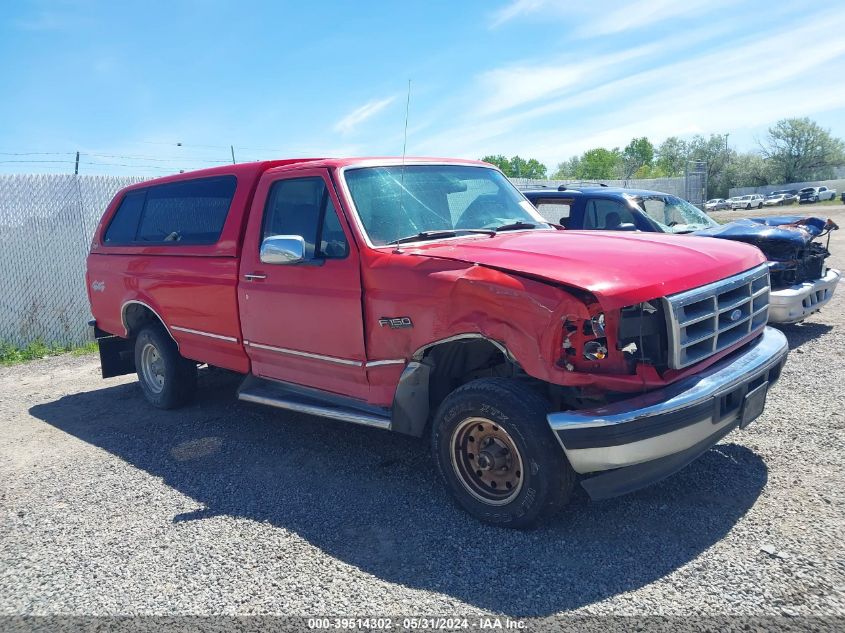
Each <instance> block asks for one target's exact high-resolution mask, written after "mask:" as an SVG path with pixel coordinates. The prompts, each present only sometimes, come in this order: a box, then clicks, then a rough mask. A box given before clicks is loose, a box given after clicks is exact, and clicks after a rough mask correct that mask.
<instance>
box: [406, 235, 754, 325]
mask: <svg viewBox="0 0 845 633" xmlns="http://www.w3.org/2000/svg"><path fill="white" fill-rule="evenodd" d="M401 251H402V252H403V253H407V254H413V255H421V256H426V257H437V258H442V259H451V260H456V261H462V262H468V263H474V264H479V265H482V266H488V267H491V268H496V269H499V270H507V271H512V272H515V273H521V274H524V275H528V276H531V277H535V278H540V279H544V280H548V281H552V282H555V283H559V284H561V285H564V286H571V287H576V288H579V289H582V290H586V291H588V292H590V293H592V294H593V295H594V296H595V297H596V298H597V299H598V300H599V301H600V303H601V304H602V306H603V307H604V308H605V309H612V308H618V307H622V306H627V305H633V304H635V303H639V302H641V301H648V300H650V299H655V298H658V297H662V296H665V295H670V294H674V293H676V292H681V291H683V290H688V289H690V288H695V287H697V286H702V285H704V284H708V283H711V282H714V281H718V280H719V279H724V278H725V277H730V276H731V275H736V274H738V273H741V272H744V271H746V270H748V269H750V268H753V267H754V266H757V265H759V264H762V263H763V262H765V261H766V259H765V257H764V256H763V255H762V253H760V251H759V250H757V249H756V248H751V247H749V246H747V245H744V244H736V243H733V242H730V241H726V240H710V239H701V238H697V237H691V236H673V235H665V234H661V233H627V232H626V233H617V232H613V231H543V230H534V231H520V232H516V233H502V234H499V235H496V236H494V237H488V236H473V237H467V238H461V239H453V240H444V241H440V242H430V243H425V244H418V245H416V246H413V247H401Z"/></svg>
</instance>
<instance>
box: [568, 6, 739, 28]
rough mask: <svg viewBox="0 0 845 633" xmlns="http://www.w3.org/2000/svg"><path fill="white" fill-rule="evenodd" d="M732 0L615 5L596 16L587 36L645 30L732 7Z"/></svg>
mask: <svg viewBox="0 0 845 633" xmlns="http://www.w3.org/2000/svg"><path fill="white" fill-rule="evenodd" d="M732 2H733V0H684V2H678V1H677V0H637V1H636V2H632V3H628V4H624V5H622V4H620V3H617V2H614V3H613V4H612V5H611V6H610V7H608V8H607V10H606V11H605V10H602V11H599V12H597V13H596V16H597V17H596V18H595V20H593V21H591V22H590V24H589V25H588V26H587V27H586V28H585V29H584V30H585V32H586V34H587V35H592V36H595V35H606V34H610V33H620V32H622V31H628V30H631V29H642V28H643V27H645V26H650V25H652V24H656V23H658V22H662V21H664V20H669V19H671V20H674V21H676V22H677V20H678V19H680V18H689V17H694V16H696V15H700V14H702V13H707V12H710V11H713V10H714V9H718V8H719V7H720V6H722V5H726V4H731V3H732Z"/></svg>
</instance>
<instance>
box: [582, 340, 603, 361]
mask: <svg viewBox="0 0 845 633" xmlns="http://www.w3.org/2000/svg"><path fill="white" fill-rule="evenodd" d="M584 358H586V359H587V360H604V359H605V358H607V346H606V345H605V344H604V343H602V342H599V341H587V342H586V343H584Z"/></svg>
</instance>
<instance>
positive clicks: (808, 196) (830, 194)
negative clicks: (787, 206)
mask: <svg viewBox="0 0 845 633" xmlns="http://www.w3.org/2000/svg"><path fill="white" fill-rule="evenodd" d="M835 197H836V189H828V188H827V187H804V188H803V189H802V190H801V193H800V194H799V197H798V203H799V204H807V203H813V202H821V201H822V200H833V199H834V198H835Z"/></svg>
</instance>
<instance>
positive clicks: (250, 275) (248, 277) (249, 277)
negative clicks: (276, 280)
mask: <svg viewBox="0 0 845 633" xmlns="http://www.w3.org/2000/svg"><path fill="white" fill-rule="evenodd" d="M244 279H246V280H247V281H255V280H256V279H267V275H259V274H258V273H246V274H245V275H244Z"/></svg>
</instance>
